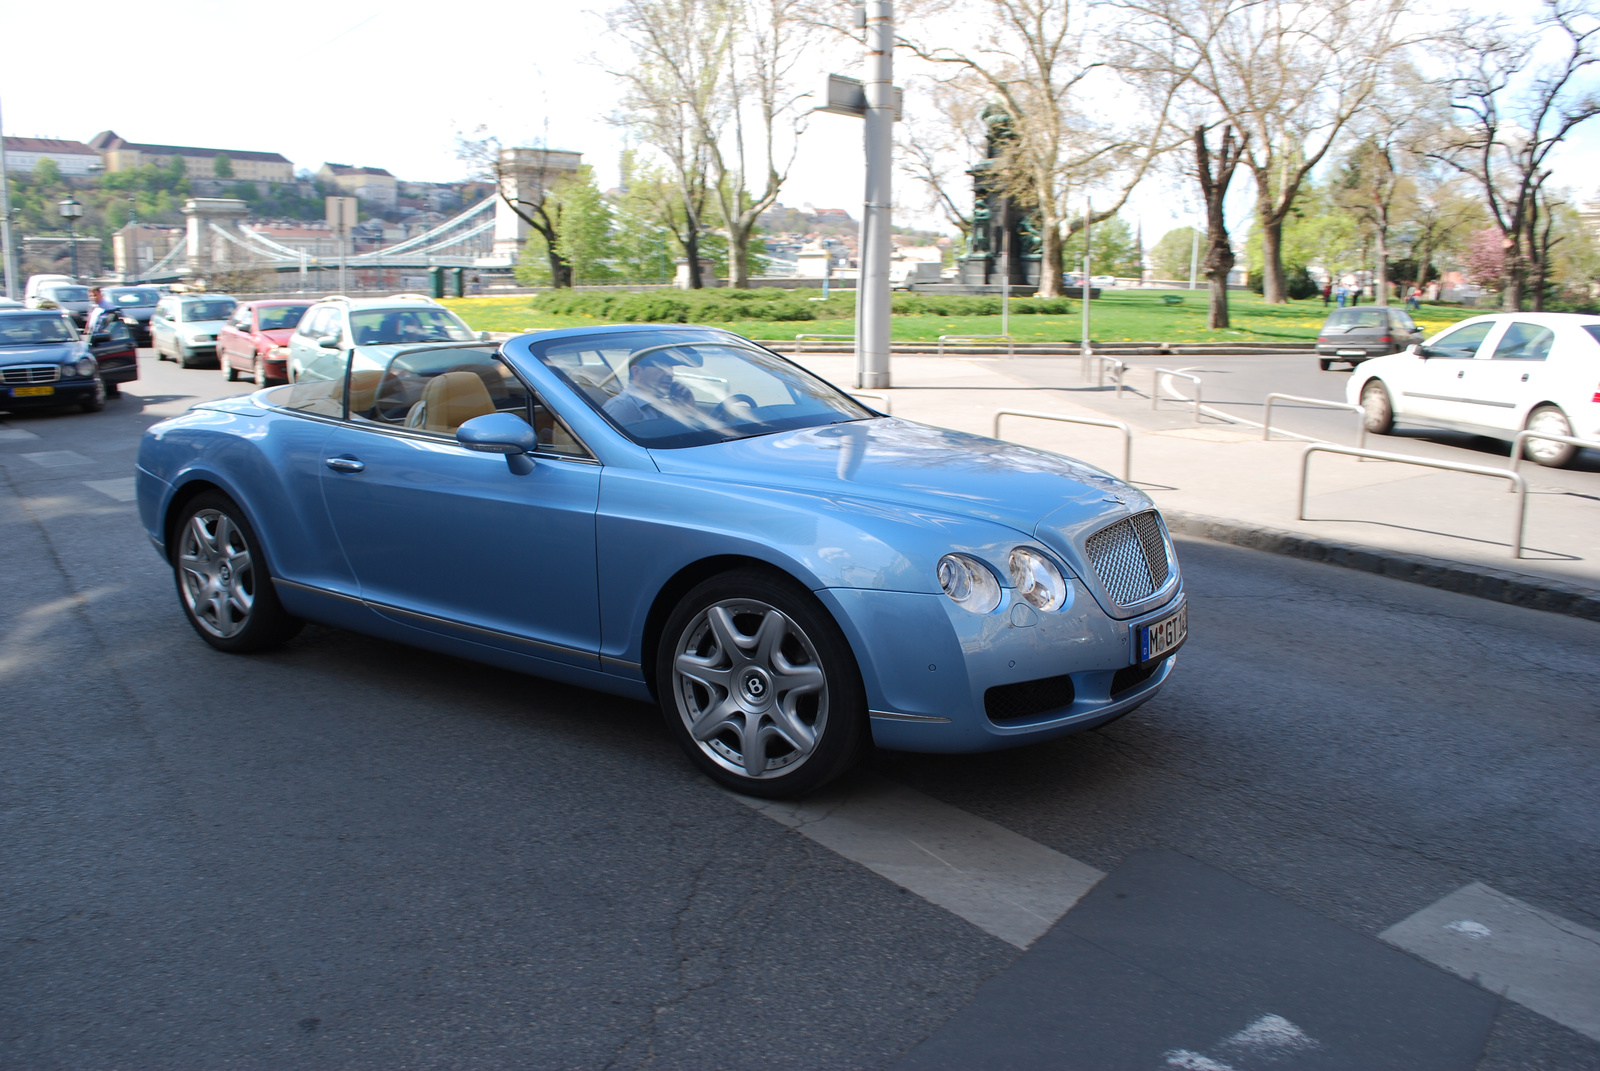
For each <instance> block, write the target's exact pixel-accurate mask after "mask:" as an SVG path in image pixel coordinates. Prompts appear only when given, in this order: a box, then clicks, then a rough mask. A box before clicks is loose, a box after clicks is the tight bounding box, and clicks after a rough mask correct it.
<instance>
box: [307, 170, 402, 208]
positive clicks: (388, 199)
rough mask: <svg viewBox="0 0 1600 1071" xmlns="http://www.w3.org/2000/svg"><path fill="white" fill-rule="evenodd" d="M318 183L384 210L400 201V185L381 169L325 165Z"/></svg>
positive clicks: (318, 176) (319, 173)
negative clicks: (379, 206)
mask: <svg viewBox="0 0 1600 1071" xmlns="http://www.w3.org/2000/svg"><path fill="white" fill-rule="evenodd" d="M317 181H318V182H323V183H327V184H328V185H330V186H337V187H339V188H340V189H341V190H343V191H345V192H346V193H347V194H349V195H350V196H351V197H355V198H359V199H360V200H363V201H370V202H372V203H373V204H376V205H382V206H383V207H384V208H393V207H395V204H396V202H397V201H398V200H399V197H400V191H399V186H400V183H399V182H398V181H397V180H396V179H395V177H394V176H393V175H391V174H390V173H389V172H388V171H386V170H385V169H383V168H381V167H351V166H350V165H349V164H333V163H325V164H323V165H322V170H320V171H318V172H317Z"/></svg>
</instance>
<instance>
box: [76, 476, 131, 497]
mask: <svg viewBox="0 0 1600 1071" xmlns="http://www.w3.org/2000/svg"><path fill="white" fill-rule="evenodd" d="M83 486H85V487H87V488H88V489H89V490H91V491H99V492H100V493H101V494H103V495H107V496H109V497H111V498H114V499H116V500H117V501H118V502H132V501H133V500H134V499H136V498H138V497H139V492H138V491H137V490H135V488H134V486H133V477H132V476H121V477H118V478H117V479H115V480H84V481H83Z"/></svg>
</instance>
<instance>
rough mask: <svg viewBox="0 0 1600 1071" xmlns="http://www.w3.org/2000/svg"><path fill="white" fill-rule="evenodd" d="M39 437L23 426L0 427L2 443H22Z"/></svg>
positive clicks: (0, 440) (0, 441)
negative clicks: (23, 428)
mask: <svg viewBox="0 0 1600 1071" xmlns="http://www.w3.org/2000/svg"><path fill="white" fill-rule="evenodd" d="M38 437H39V436H37V435H35V434H34V433H33V432H31V431H23V430H22V429H21V428H0V443H20V442H22V441H24V440H26V439H37V438H38Z"/></svg>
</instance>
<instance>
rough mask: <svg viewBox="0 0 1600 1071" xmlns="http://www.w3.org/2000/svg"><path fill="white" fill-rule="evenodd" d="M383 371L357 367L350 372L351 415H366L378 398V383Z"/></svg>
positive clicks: (381, 379)
mask: <svg viewBox="0 0 1600 1071" xmlns="http://www.w3.org/2000/svg"><path fill="white" fill-rule="evenodd" d="M382 381H383V372H382V370H380V369H377V368H357V369H353V370H352V371H351V372H350V415H351V416H365V415H366V414H367V412H368V411H369V410H370V409H371V408H372V406H373V403H374V402H376V401H377V400H378V384H379V383H381V382H382Z"/></svg>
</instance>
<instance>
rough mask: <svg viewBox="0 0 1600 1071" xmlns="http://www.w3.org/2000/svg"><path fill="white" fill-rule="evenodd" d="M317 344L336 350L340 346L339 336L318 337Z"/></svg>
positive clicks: (326, 348)
mask: <svg viewBox="0 0 1600 1071" xmlns="http://www.w3.org/2000/svg"><path fill="white" fill-rule="evenodd" d="M317 345H318V346H320V347H322V348H323V349H325V350H336V349H338V348H339V336H338V335H323V336H322V337H321V338H319V339H317Z"/></svg>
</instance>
